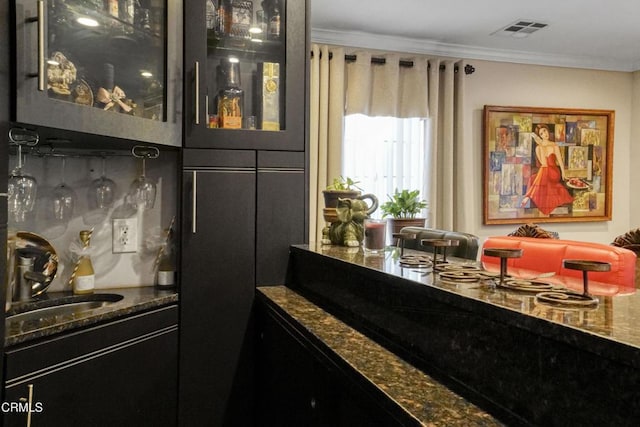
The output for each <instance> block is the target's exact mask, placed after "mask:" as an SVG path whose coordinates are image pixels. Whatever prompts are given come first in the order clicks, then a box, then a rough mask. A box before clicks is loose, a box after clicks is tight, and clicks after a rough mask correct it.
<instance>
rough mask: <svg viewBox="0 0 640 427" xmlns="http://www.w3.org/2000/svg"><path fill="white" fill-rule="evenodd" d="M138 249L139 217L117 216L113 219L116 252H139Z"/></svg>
mask: <svg viewBox="0 0 640 427" xmlns="http://www.w3.org/2000/svg"><path fill="white" fill-rule="evenodd" d="M137 250H138V219H137V218H117V219H114V220H113V249H112V252H113V253H114V254H120V253H126V252H137Z"/></svg>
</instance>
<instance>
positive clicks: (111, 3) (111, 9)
mask: <svg viewBox="0 0 640 427" xmlns="http://www.w3.org/2000/svg"><path fill="white" fill-rule="evenodd" d="M104 9H105V10H106V11H107V13H108V14H109V15H111V16H113V17H115V18H118V17H119V12H118V0H104Z"/></svg>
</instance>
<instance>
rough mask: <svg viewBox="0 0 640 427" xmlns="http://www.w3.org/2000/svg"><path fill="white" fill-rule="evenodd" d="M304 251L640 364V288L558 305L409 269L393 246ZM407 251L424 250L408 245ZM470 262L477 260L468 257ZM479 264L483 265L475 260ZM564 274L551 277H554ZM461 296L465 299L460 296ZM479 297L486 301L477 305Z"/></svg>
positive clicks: (325, 247)
mask: <svg viewBox="0 0 640 427" xmlns="http://www.w3.org/2000/svg"><path fill="white" fill-rule="evenodd" d="M294 248H298V249H300V250H303V251H309V252H312V253H317V254H322V255H324V256H327V257H330V258H335V259H336V260H339V261H341V262H348V263H350V264H353V265H355V266H358V267H363V268H366V269H370V270H373V271H377V272H382V273H384V274H385V275H388V276H389V278H390V279H398V278H401V279H407V280H409V281H410V282H415V284H420V285H425V286H428V287H429V288H430V289H429V290H430V291H433V292H432V293H431V296H432V297H435V298H436V299H440V300H441V301H444V302H446V303H451V304H457V305H458V306H460V307H461V308H465V309H471V310H483V311H484V312H485V313H487V314H491V315H493V316H494V317H497V318H498V319H499V320H501V321H504V322H510V323H512V324H514V325H516V326H518V327H521V328H525V329H529V330H531V331H533V332H535V333H536V334H541V335H545V336H548V337H550V338H554V339H559V340H563V341H565V342H567V343H569V344H571V345H577V346H581V347H589V348H591V349H592V350H593V351H594V352H598V353H600V354H601V355H605V356H608V357H611V358H612V359H617V360H619V361H621V362H624V363H626V364H629V365H631V366H634V367H636V368H640V328H639V327H638V325H640V293H638V292H632V293H628V292H627V293H624V294H620V295H607V296H603V295H599V296H598V295H596V296H595V297H596V298H597V299H598V301H599V302H598V304H597V306H595V307H592V308H578V307H560V306H552V305H547V304H540V303H539V302H537V301H536V300H535V293H531V292H520V291H513V290H508V289H501V288H496V287H495V286H492V285H491V284H489V283H488V282H480V283H453V282H444V281H442V280H440V279H439V278H438V277H437V276H434V275H433V274H432V273H431V268H422V269H421V268H407V267H402V266H401V265H400V263H399V262H398V253H397V252H396V251H395V250H392V251H390V252H387V253H386V254H385V256H378V257H371V256H365V255H364V253H363V250H362V248H347V247H343V246H333V245H321V244H317V245H316V244H314V243H312V244H310V245H296V246H295V247H294ZM406 253H408V254H409V253H413V254H415V253H421V254H425V252H417V251H411V250H407V251H406ZM464 262H465V263H468V264H477V263H474V262H472V261H468V260H466V261H464ZM477 265H479V264H477ZM559 279H561V278H557V277H552V278H548V279H543V280H547V281H550V282H554V281H559ZM460 296H462V297H464V298H460ZM478 302H481V303H482V304H478Z"/></svg>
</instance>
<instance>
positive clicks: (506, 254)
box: [482, 248, 522, 286]
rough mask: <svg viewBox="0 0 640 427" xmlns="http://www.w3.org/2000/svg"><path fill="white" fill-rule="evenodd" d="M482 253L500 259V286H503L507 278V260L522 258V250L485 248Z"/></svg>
mask: <svg viewBox="0 0 640 427" xmlns="http://www.w3.org/2000/svg"><path fill="white" fill-rule="evenodd" d="M482 253H483V254H484V255H486V256H493V257H498V258H500V282H499V283H498V285H499V286H503V285H504V278H505V277H506V276H507V260H508V259H509V258H520V257H521V256H522V249H511V248H485V249H484V250H483V251H482Z"/></svg>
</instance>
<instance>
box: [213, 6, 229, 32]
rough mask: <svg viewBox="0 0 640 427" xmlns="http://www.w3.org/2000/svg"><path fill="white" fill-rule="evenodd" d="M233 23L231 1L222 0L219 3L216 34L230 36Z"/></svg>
mask: <svg viewBox="0 0 640 427" xmlns="http://www.w3.org/2000/svg"><path fill="white" fill-rule="evenodd" d="M232 22H233V17H232V8H231V1H230V0H220V1H219V3H218V13H217V14H216V25H215V27H216V34H217V35H218V36H228V35H229V33H231V23H232Z"/></svg>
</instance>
